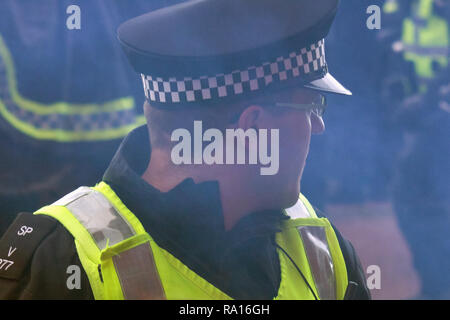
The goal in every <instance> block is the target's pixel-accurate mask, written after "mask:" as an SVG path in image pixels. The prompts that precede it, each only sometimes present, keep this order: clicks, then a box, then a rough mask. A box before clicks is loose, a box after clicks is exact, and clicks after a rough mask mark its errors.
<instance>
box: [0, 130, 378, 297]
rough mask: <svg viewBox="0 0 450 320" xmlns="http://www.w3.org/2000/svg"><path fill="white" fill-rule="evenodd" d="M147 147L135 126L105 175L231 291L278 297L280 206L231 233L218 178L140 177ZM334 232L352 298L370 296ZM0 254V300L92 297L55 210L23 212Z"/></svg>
mask: <svg viewBox="0 0 450 320" xmlns="http://www.w3.org/2000/svg"><path fill="white" fill-rule="evenodd" d="M150 152H151V151H150V148H149V137H148V133H147V128H146V126H143V127H140V128H138V129H136V130H134V131H133V132H131V133H130V134H129V135H128V136H127V137H126V138H125V140H124V142H123V143H122V144H121V146H120V148H119V150H118V151H117V153H116V155H115V156H114V158H113V160H112V161H111V164H110V166H109V168H108V169H107V171H106V173H105V175H104V177H103V180H104V181H105V182H106V183H108V184H109V185H110V186H111V188H112V189H113V190H114V191H115V192H116V194H117V195H118V196H119V198H120V199H121V200H122V201H123V203H124V204H125V205H126V206H127V207H128V209H130V210H131V212H133V213H134V214H135V215H136V216H137V218H138V219H139V220H140V221H141V223H142V224H143V226H144V228H145V229H146V231H147V232H148V233H149V234H150V235H151V236H152V238H153V239H154V240H155V242H156V243H157V244H158V245H159V246H160V247H162V248H163V249H165V250H167V251H168V252H170V253H171V254H172V255H174V256H175V257H176V258H178V259H179V260H181V261H182V262H183V263H184V264H185V265H187V266H188V267H189V268H190V269H192V270H193V271H194V272H196V273H197V274H198V275H200V276H201V277H203V278H204V279H206V280H207V281H208V282H210V283H211V284H213V285H214V286H216V287H217V288H219V289H220V290H222V291H223V292H225V293H226V294H228V295H230V296H231V297H233V298H236V299H272V298H273V297H275V296H276V295H277V292H278V287H279V284H280V266H279V261H278V253H277V250H276V247H275V245H274V239H275V233H276V232H278V231H279V230H278V229H277V225H278V222H279V221H280V219H286V216H284V215H283V214H282V213H281V212H280V211H264V212H255V213H251V214H249V215H247V216H245V217H244V218H242V219H241V220H240V221H239V222H238V223H237V224H236V225H235V226H234V227H233V228H232V229H231V230H230V231H228V232H226V231H225V229H224V222H223V215H222V210H221V208H222V206H221V203H220V196H219V187H218V183H217V181H209V182H204V183H200V184H195V183H194V182H193V180H192V179H186V180H185V181H183V182H182V183H180V184H179V185H178V186H176V187H175V188H174V189H172V190H170V191H169V192H165V193H162V192H160V191H159V190H157V189H155V188H153V187H152V186H151V185H149V184H148V183H146V182H145V181H144V180H143V179H141V175H142V174H143V172H144V170H145V169H146V166H147V165H148V161H149V159H150V158H149V156H150ZM24 226H25V227H26V228H24V229H23V227H24ZM30 227H31V228H32V229H33V231H30V229H27V228H30ZM21 230H24V232H21ZM27 230H28V231H30V232H26V231H27ZM335 231H336V233H337V236H338V240H339V243H340V245H341V248H342V251H343V254H344V259H345V261H346V265H347V269H348V270H347V271H348V276H349V280H352V281H354V282H355V283H357V284H358V287H357V289H356V290H355V291H354V292H353V298H356V299H368V298H370V293H369V291H368V290H367V288H366V285H365V280H364V273H363V271H362V268H361V265H360V263H359V261H358V258H357V256H356V254H355V251H354V249H353V247H352V246H351V244H350V243H349V242H348V241H346V240H345V239H343V238H342V237H341V236H340V234H339V232H338V231H337V230H336V229H335ZM19 234H21V235H19ZM11 252H12V253H11ZM0 258H3V259H6V258H7V260H8V261H13V263H14V264H13V265H11V266H10V267H9V268H8V269H6V268H5V267H4V268H3V269H2V268H0V299H18V298H22V299H93V294H92V291H91V289H90V285H89V281H88V279H87V276H86V274H85V273H84V271H83V269H82V267H81V263H80V261H79V258H78V255H77V253H76V248H75V245H74V241H73V237H72V236H71V235H70V233H69V232H68V231H67V230H66V229H65V228H64V227H63V226H61V225H60V224H59V223H58V222H57V221H55V220H54V219H52V218H50V217H47V216H33V215H31V214H29V213H22V214H20V215H19V216H18V218H17V219H16V220H15V221H14V223H13V224H12V225H11V227H10V228H9V229H8V231H7V232H6V233H5V235H4V236H3V237H2V239H1V240H0ZM9 264H10V263H9ZM73 265H75V266H79V267H80V279H81V280H80V282H79V288H78V286H77V287H74V285H73V278H71V276H72V275H73V269H68V268H69V267H70V266H73ZM0 267H1V265H0ZM72 268H73V267H72ZM68 282H70V283H71V284H72V285H69V286H68V285H67V284H68ZM69 287H70V289H69Z"/></svg>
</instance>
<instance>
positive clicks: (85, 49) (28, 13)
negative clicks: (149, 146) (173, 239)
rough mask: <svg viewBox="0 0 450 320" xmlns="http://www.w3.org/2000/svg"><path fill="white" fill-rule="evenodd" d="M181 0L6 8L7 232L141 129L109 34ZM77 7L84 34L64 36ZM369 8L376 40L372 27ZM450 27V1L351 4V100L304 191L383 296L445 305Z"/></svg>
mask: <svg viewBox="0 0 450 320" xmlns="http://www.w3.org/2000/svg"><path fill="white" fill-rule="evenodd" d="M299 1H300V0H299ZM311 1H312V0H311ZM178 2H182V1H173V0H166V1H164V0H152V1H148V0H146V1H143V0H132V1H120V0H85V1H81V0H73V1H65V0H40V1H33V0H0V235H1V234H3V232H4V231H6V228H7V227H8V225H9V224H10V223H11V222H12V220H13V219H14V217H15V216H16V215H17V213H19V212H21V211H30V212H33V211H35V210H36V209H38V208H40V207H42V206H44V205H46V204H48V203H52V202H54V201H55V200H57V199H58V198H59V197H61V196H63V195H64V194H66V193H68V192H70V191H72V190H73V189H75V188H77V187H78V186H80V185H93V184H95V183H96V182H97V181H99V180H100V179H101V177H102V175H103V172H104V170H105V169H106V167H107V166H108V163H109V161H110V159H111V157H112V155H113V154H114V152H115V150H116V148H117V147H118V145H119V143H120V141H121V139H122V138H123V137H124V136H125V135H126V134H127V133H128V132H129V131H130V130H132V129H133V128H134V127H136V126H139V125H141V124H143V123H144V118H143V115H142V104H143V101H144V95H143V90H142V88H141V82H140V78H139V77H138V76H137V75H136V74H135V73H134V71H133V70H132V68H131V67H130V66H129V65H128V63H127V61H126V60H125V56H124V55H123V53H122V51H121V48H120V47H119V43H118V41H117V39H116V35H115V31H116V29H117V27H118V26H119V25H120V24H121V23H122V22H123V21H125V20H127V19H129V18H132V17H134V16H137V15H140V14H142V13H145V12H148V11H151V10H154V9H157V8H160V7H164V6H168V5H171V4H175V3H178ZM70 5H77V6H78V7H79V8H80V10H81V12H80V13H81V25H80V26H81V29H79V30H77V29H74V30H69V29H68V28H67V27H66V20H67V19H68V17H69V16H70V13H67V12H66V9H67V8H68V7H69V6H70ZM280 5H281V2H280ZM371 5H377V6H378V8H380V29H369V28H368V26H367V23H366V22H367V20H368V19H369V17H370V16H371V15H372V12H370V13H367V12H366V10H367V8H368V7H369V6H371ZM449 23H450V1H447V0H385V1H376V0H345V1H341V5H340V10H339V11H338V15H337V17H336V20H335V22H334V26H333V28H332V30H331V32H330V34H329V36H328V37H327V39H326V45H327V61H328V64H329V67H330V70H331V72H332V73H333V74H334V75H335V77H336V78H337V79H339V81H341V82H342V83H343V84H344V85H345V86H346V87H348V88H349V89H350V90H351V91H352V92H353V96H352V97H350V98H349V97H338V96H330V97H329V99H328V101H329V108H328V110H327V113H326V115H325V117H324V120H325V123H326V126H327V130H326V132H325V134H323V135H321V136H314V137H313V139H312V144H311V149H310V155H309V158H308V162H307V166H306V170H305V173H304V178H303V182H302V192H303V193H304V194H305V195H306V196H307V197H308V198H309V199H310V201H311V202H312V203H313V204H314V205H315V206H316V207H317V208H319V209H320V210H321V211H323V212H325V214H326V215H328V216H329V218H330V220H331V221H332V222H333V223H334V224H335V225H336V226H337V227H338V228H339V230H340V231H341V233H342V234H343V235H344V236H345V237H346V238H348V239H349V240H351V241H352V243H353V245H354V246H355V248H356V250H357V252H358V254H359V256H360V259H361V261H362V264H363V266H364V268H365V269H366V270H367V268H369V270H370V266H378V267H379V268H380V272H381V281H380V287H379V288H373V289H372V290H371V292H372V295H373V298H375V299H450V238H449V237H447V233H448V232H449V231H450V187H449V180H450V72H449V65H448V58H449V30H448V26H449ZM370 275H371V272H370V271H368V273H367V276H368V277H369V276H370Z"/></svg>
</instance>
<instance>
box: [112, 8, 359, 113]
mask: <svg viewBox="0 0 450 320" xmlns="http://www.w3.org/2000/svg"><path fill="white" fill-rule="evenodd" d="M337 6H338V0H314V1H312V0H308V1H307V0H282V1H281V0H193V1H188V2H184V3H181V4H178V5H174V6H170V7H166V8H163V9H159V10H156V11H152V12H150V13H147V14H144V15H141V16H139V17H136V18H133V19H131V20H128V21H126V22H124V23H123V24H122V25H121V26H120V27H119V29H118V38H119V41H120V43H121V45H122V47H123V49H124V51H125V53H126V55H127V57H128V59H129V61H130V63H131V65H132V66H133V68H134V69H135V70H136V72H138V73H139V74H141V77H142V82H143V86H144V91H145V96H146V98H147V99H148V100H149V101H150V102H151V103H153V104H156V105H160V106H167V105H177V104H178V105H182V104H189V103H196V104H198V103H205V102H215V101H219V100H223V99H227V98H228V99H229V98H236V97H237V98H239V97H248V96H255V95H258V94H260V93H267V92H268V90H279V89H282V88H286V87H289V86H303V87H309V88H312V89H315V90H320V91H326V92H332V93H338V94H345V95H351V92H350V91H348V90H347V89H345V88H344V87H343V86H342V85H341V84H340V83H339V82H338V81H337V80H336V79H335V78H334V77H333V76H332V75H331V74H330V73H328V67H327V63H326V60H325V45H324V38H325V36H326V35H327V34H328V31H329V29H330V26H331V24H332V21H333V19H334V17H335V14H336V11H337Z"/></svg>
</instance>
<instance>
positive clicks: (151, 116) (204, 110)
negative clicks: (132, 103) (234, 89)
mask: <svg viewBox="0 0 450 320" xmlns="http://www.w3.org/2000/svg"><path fill="white" fill-rule="evenodd" d="M249 103H250V102H249V101H245V102H244V101H240V102H233V103H227V104H215V105H210V106H192V105H190V106H181V107H180V106H167V107H165V108H160V107H156V106H152V105H151V104H150V103H148V102H145V103H144V114H145V117H146V120H147V125H148V127H149V133H150V143H151V145H152V148H161V149H164V148H166V147H168V146H169V145H170V143H171V141H170V137H171V135H172V132H173V131H174V130H176V129H179V128H183V129H187V130H188V131H189V132H190V133H191V135H192V134H193V128H194V121H196V120H201V121H202V128H203V131H205V130H207V129H209V128H216V129H219V130H221V131H223V132H224V131H225V129H226V128H227V126H228V125H230V124H232V123H235V122H236V121H237V120H238V119H239V115H240V114H241V113H242V111H244V110H245V108H247V107H248V106H249Z"/></svg>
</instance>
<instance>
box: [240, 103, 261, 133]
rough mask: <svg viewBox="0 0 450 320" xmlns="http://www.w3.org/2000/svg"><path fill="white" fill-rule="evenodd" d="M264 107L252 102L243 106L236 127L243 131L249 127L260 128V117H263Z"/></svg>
mask: <svg viewBox="0 0 450 320" xmlns="http://www.w3.org/2000/svg"><path fill="white" fill-rule="evenodd" d="M264 114H265V112H264V108H263V107H261V106H260V105H257V104H252V105H250V106H248V107H247V108H245V109H244V110H243V111H242V113H241V114H240V116H239V119H238V121H237V128H240V129H243V130H244V131H245V130H247V129H250V128H253V129H255V130H258V129H260V128H261V125H262V122H261V121H262V119H263V118H264Z"/></svg>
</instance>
